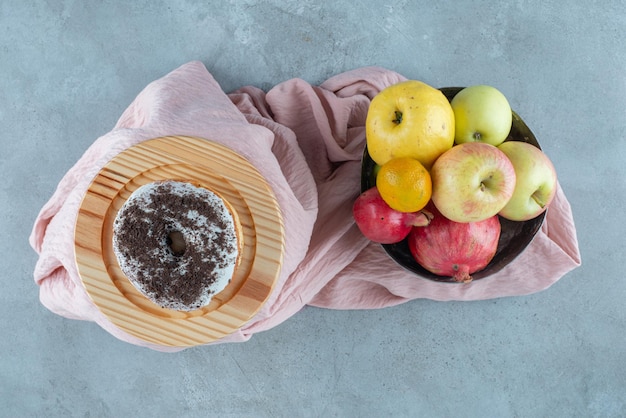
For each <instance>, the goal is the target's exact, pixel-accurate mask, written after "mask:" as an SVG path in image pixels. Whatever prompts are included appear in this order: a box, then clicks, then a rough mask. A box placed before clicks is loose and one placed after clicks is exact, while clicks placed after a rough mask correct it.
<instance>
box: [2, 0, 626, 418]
mask: <svg viewBox="0 0 626 418" xmlns="http://www.w3.org/2000/svg"><path fill="white" fill-rule="evenodd" d="M127 3H128V4H127ZM561 3H562V2H561ZM561 3H559V2H545V1H540V0H519V1H515V2H493V3H492V2H488V1H473V2H470V1H467V0H465V1H457V2H449V4H447V5H444V4H437V2H431V1H418V2H409V1H398V0H388V1H386V2H378V1H365V0H361V1H358V0H357V1H344V0H339V1H334V2H328V4H326V5H319V4H317V3H315V2H311V1H292V0H289V1H278V0H272V1H264V2H261V1H251V0H249V1H240V2H236V1H219V2H203V1H197V0H196V1H192V0H177V1H170V2H164V1H148V0H142V1H134V2H122V1H120V2H113V1H98V2H95V1H85V2H82V1H70V0H67V1H61V0H59V1H56V0H52V1H43V0H41V1H33V0H23V1H17V0H16V1H10V0H2V1H0V56H1V57H2V59H1V60H0V83H1V84H0V126H1V127H2V133H1V134H0V141H1V142H0V143H1V146H2V149H1V154H0V162H1V166H0V170H1V172H0V176H1V177H2V179H3V181H2V183H1V186H0V202H1V203H0V222H1V226H2V239H1V240H0V246H1V252H2V254H3V256H2V258H0V271H2V279H3V282H2V290H1V291H0V331H1V332H2V335H3V337H2V338H0V353H2V354H1V356H0V416H7V417H9V416H10V417H14V416H15V417H18V416H40V417H57V416H79V417H83V416H84V417H86V416H91V417H122V416H141V417H169V416H189V417H194V416H220V417H239V416H241V417H248V416H250V417H256V416H259V417H296V416H298V417H299V416H312V417H318V416H319V417H326V416H338V417H382V416H415V417H417V416H421V417H454V416H467V417H548V416H562V417H565V416H567V417H624V416H626V366H625V360H626V338H625V335H626V309H625V308H624V306H625V302H626V285H625V281H624V280H625V278H624V271H623V270H622V269H621V263H623V261H624V236H625V235H626V229H625V227H624V222H623V220H622V217H623V208H624V206H625V196H626V193H625V192H626V190H625V185H626V183H625V180H624V179H625V178H626V169H625V168H624V161H626V158H625V157H626V144H625V138H624V134H625V130H626V129H625V128H626V118H625V116H626V115H625V109H626V100H625V97H626V78H625V66H626V52H625V51H626V45H625V39H626V8H625V7H624V2H623V1H602V2H591V3H589V2H565V3H563V4H561ZM190 60H202V61H203V62H204V63H205V65H206V66H207V68H208V69H209V71H210V72H211V73H212V74H213V75H214V76H215V78H216V79H217V81H218V82H219V83H220V85H221V86H222V88H223V89H224V91H226V92H229V91H232V90H233V89H235V88H237V87H240V86H243V85H255V86H258V87H261V88H264V89H268V88H270V87H271V86H273V85H275V84H277V83H278V82H281V81H284V80H287V79H290V78H294V77H300V78H303V79H305V80H306V81H309V82H311V83H314V84H317V83H320V82H322V81H323V80H325V79H326V78H328V77H329V76H331V75H335V74H337V73H340V72H343V71H346V70H350V69H354V68H357V67H360V66H366V65H380V66H384V67H387V68H390V69H393V70H396V71H398V72H400V73H402V74H403V75H405V76H407V77H409V78H416V79H420V80H423V81H425V82H427V83H429V84H432V85H434V86H446V85H470V84H478V83H486V84H492V85H495V86H498V87H499V88H500V89H501V90H502V91H503V92H504V93H505V94H506V95H507V97H508V98H509V99H510V101H511V104H512V106H513V108H514V109H516V110H517V111H518V113H519V114H520V115H521V116H522V117H523V118H524V119H525V120H526V121H527V123H528V124H529V125H530V126H531V128H532V129H533V131H534V132H535V134H536V135H537V137H538V139H539V141H540V142H541V144H542V146H543V148H544V150H545V151H546V152H547V153H548V154H549V155H550V156H551V158H552V160H553V162H554V164H555V165H556V167H557V171H558V173H559V176H560V180H561V183H562V185H563V188H564V190H565V193H566V195H567V196H568V198H569V200H570V202H571V204H572V207H573V211H574V215H575V219H576V221H577V227H578V237H579V241H580V249H581V252H582V257H583V266H582V267H580V268H579V269H577V270H575V271H573V272H572V273H570V274H568V275H567V276H565V277H564V278H563V279H562V280H561V281H559V282H558V283H557V284H555V285H554V286H553V287H551V288H550V289H548V290H546V291H543V292H541V293H538V294H535V295H532V296H526V297H519V298H504V299H498V300H490V301H484V302H472V303H436V302H431V301H426V300H419V301H414V302H411V303H407V304H404V305H402V306H399V307H395V308H389V309H384V310H379V311H327V310H319V309H313V308H305V309H304V310H303V311H301V312H300V313H298V314H297V315H295V316H294V317H292V318H291V319H290V320H288V321H287V322H286V323H284V324H282V325H280V326H279V327H277V328H274V329H273V330H270V331H267V332H265V333H262V334H259V335H256V336H255V337H253V338H252V340H251V341H249V342H247V343H244V344H235V345H232V344H231V345H220V346H215V347H199V348H193V349H189V350H186V351H184V352H182V353H178V354H161V353H157V352H152V351H149V350H147V349H142V348H138V347H134V346H131V345H129V344H125V343H122V342H120V341H118V340H116V339H115V338H113V337H112V336H110V335H109V334H108V333H106V332H105V331H103V330H101V329H100V328H99V327H98V326H97V325H95V324H92V323H86V322H79V321H72V320H68V319H64V318H61V317H59V316H56V315H54V314H52V313H50V312H49V311H47V310H46V309H45V308H44V307H43V306H41V305H40V303H39V301H38V289H37V287H36V285H35V284H34V282H33V280H32V271H33V267H34V264H35V261H36V255H35V253H34V252H33V251H32V250H31V248H30V247H29V246H28V243H27V237H28V235H29V233H30V229H31V227H32V223H33V221H34V219H35V217H36V215H37V212H38V211H39V209H40V208H41V206H42V205H43V204H44V203H45V201H46V200H47V199H48V198H49V197H50V195H51V194H52V192H53V191H54V189H55V187H56V185H57V183H58V182H59V180H60V179H61V177H62V176H63V174H64V173H65V172H66V171H67V170H68V169H69V168H70V167H71V166H72V165H73V164H74V163H75V162H76V160H78V159H79V158H80V156H81V155H82V153H83V152H84V151H85V150H86V149H87V147H88V146H89V145H90V144H91V143H92V142H93V141H94V140H95V139H96V138H97V137H99V136H100V135H103V134H105V133H106V132H107V131H109V130H110V129H111V128H112V127H113V125H114V124H115V122H116V120H117V118H118V117H119V116H120V114H121V113H122V111H123V110H124V109H125V108H126V107H127V106H128V104H129V103H130V102H131V101H132V100H133V98H134V97H135V96H136V95H137V93H139V91H140V90H141V89H142V88H143V87H144V86H145V85H146V84H148V83H149V82H151V81H153V80H154V79H156V78H159V77H161V76H163V75H164V74H166V73H167V72H169V71H171V70H173V69H175V68H176V67H178V66H179V65H181V64H183V63H185V62H187V61H190Z"/></svg>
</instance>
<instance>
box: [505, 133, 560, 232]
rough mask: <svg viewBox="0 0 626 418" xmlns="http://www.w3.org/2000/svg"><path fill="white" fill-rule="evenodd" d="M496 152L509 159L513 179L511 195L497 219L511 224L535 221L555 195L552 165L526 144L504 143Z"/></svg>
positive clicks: (516, 142)
mask: <svg viewBox="0 0 626 418" xmlns="http://www.w3.org/2000/svg"><path fill="white" fill-rule="evenodd" d="M498 149H499V150H500V151H502V152H504V154H506V156H507V157H508V158H509V160H510V161H511V163H512V164H513V168H514V170H515V173H516V177H517V181H516V184H515V189H514V191H513V195H512V196H511V199H509V201H508V202H507V204H506V205H505V206H504V208H502V210H501V211H500V216H502V217H504V218H507V219H510V220H512V221H527V220H529V219H532V218H535V217H537V216H538V215H539V214H541V213H543V212H544V211H545V210H546V209H547V208H548V206H550V203H552V199H554V195H555V194H556V188H557V177H556V170H555V168H554V165H553V164H552V161H550V159H549V158H548V156H547V155H546V154H544V153H543V152H541V150H540V149H539V148H537V147H534V146H532V145H531V144H529V143H526V142H519V141H508V142H505V143H503V144H500V145H499V146H498Z"/></svg>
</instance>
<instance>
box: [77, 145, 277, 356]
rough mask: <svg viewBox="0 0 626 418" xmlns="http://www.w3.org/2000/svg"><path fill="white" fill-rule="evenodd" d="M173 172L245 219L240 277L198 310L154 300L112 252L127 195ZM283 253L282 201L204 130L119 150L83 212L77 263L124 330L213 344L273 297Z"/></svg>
mask: <svg viewBox="0 0 626 418" xmlns="http://www.w3.org/2000/svg"><path fill="white" fill-rule="evenodd" d="M168 179H170V180H178V181H186V182H190V183H194V184H195V185H198V186H202V187H205V188H207V189H209V190H211V191H213V192H215V193H217V194H218V195H220V196H221V197H222V199H223V200H224V201H225V203H226V204H227V206H228V207H229V209H230V210H231V212H232V213H233V215H234V217H235V222H236V224H237V225H238V232H239V238H240V244H241V246H240V248H241V254H240V258H239V264H238V266H237V268H236V269H235V273H234V276H233V279H232V280H231V282H230V283H229V285H228V286H227V287H226V289H224V290H223V291H222V292H220V293H219V294H217V295H215V296H214V297H213V299H212V301H211V303H210V304H209V305H207V306H205V307H204V308H201V309H198V310H195V311H192V312H182V311H174V310H169V309H163V308H161V307H159V306H157V305H156V304H154V303H153V302H151V301H150V300H149V299H148V298H146V297H145V296H144V295H143V294H141V293H140V292H139V291H138V290H137V289H135V287H134V286H133V285H132V284H131V283H130V281H129V280H128V279H127V278H126V276H125V275H124V273H123V272H122V270H121V269H120V267H119V264H118V262H117V259H116V257H115V254H114V253H113V244H112V238H113V221H114V219H115V216H116V215H117V212H118V211H119V209H120V208H121V207H122V205H123V204H124V202H125V201H126V199H128V197H129V196H130V195H131V194H132V193H133V192H134V191H135V190H136V189H138V188H139V187H141V186H142V185H144V184H147V183H151V182H154V181H159V180H168ZM283 254H284V229H283V224H282V217H281V213H280V208H279V206H278V204H277V202H276V199H275V197H274V195H273V193H272V190H271V189H270V187H269V186H268V184H267V183H266V182H265V180H264V178H263V177H262V176H261V174H260V173H259V172H258V171H257V170H256V168H254V167H253V166H252V165H251V164H250V163H249V162H248V161H247V160H245V159H244V158H243V157H241V156H240V155H238V154H237V153H235V152H233V151H232V150H230V149H229V148H227V147H224V146H222V145H220V144H217V143H215V142H212V141H209V140H206V139H202V138H195V137H185V136H170V137H163V138H156V139H152V140H149V141H145V142H143V143H141V144H139V145H136V146H134V147H131V148H129V149H127V150H126V151H124V152H122V153H120V154H118V155H117V156H116V157H115V158H114V159H113V160H111V161H110V162H109V163H108V164H107V165H106V166H105V167H104V168H103V169H102V170H101V171H100V173H99V174H98V175H97V176H96V178H95V179H94V180H93V182H92V183H91V185H90V187H89V189H88V190H87V193H86V194H85V196H84V198H83V201H82V203H81V207H80V209H79V213H78V217H77V220H76V229H75V255H76V264H77V267H78V271H79V273H80V275H81V279H82V282H83V284H84V286H85V289H86V291H87V293H88V294H89V296H90V297H91V299H92V300H93V302H94V303H95V304H96V306H97V307H98V308H99V309H100V310H101V311H102V313H103V314H104V315H106V316H107V318H109V320H111V322H113V323H114V324H115V325H116V326H118V327H120V328H121V329H122V330H124V331H126V332H128V333H129V334H131V335H134V336H135V337H138V338H140V339H142V340H144V341H147V342H151V343H154V344H160V345H167V346H177V347H188V346H194V345H199V344H206V343H209V342H213V341H216V340H219V339H220V338H223V337H224V336H226V335H228V334H230V333H232V332H234V331H235V330H237V329H239V328H240V327H241V326H242V325H244V324H245V323H246V322H247V321H249V320H250V319H251V318H252V317H253V316H254V315H255V314H256V313H257V312H258V310H259V309H260V308H261V306H263V304H264V303H265V302H266V300H267V298H268V297H269V295H270V293H271V291H272V289H273V288H274V284H275V282H276V279H277V278H278V275H279V273H280V269H281V266H282V260H283Z"/></svg>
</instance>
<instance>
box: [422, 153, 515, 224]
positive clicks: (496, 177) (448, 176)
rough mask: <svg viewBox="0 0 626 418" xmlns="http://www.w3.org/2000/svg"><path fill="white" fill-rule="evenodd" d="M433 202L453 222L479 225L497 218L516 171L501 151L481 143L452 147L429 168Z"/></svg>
mask: <svg viewBox="0 0 626 418" xmlns="http://www.w3.org/2000/svg"><path fill="white" fill-rule="evenodd" d="M430 175H431V178H432V182H433V192H432V201H433V203H434V204H435V206H436V207H437V209H439V212H441V214H442V215H443V216H445V217H446V218H448V219H450V220H452V221H455V222H478V221H482V220H484V219H487V218H489V217H491V216H494V215H496V214H497V213H498V212H500V211H501V210H502V208H503V207H504V206H505V205H506V204H507V202H508V201H509V199H510V198H511V196H512V195H513V190H514V189H515V169H514V168H513V164H512V163H511V161H510V160H509V158H508V157H507V156H506V154H504V153H503V152H502V151H500V150H499V149H498V147H495V146H493V145H490V144H485V143H484V142H468V143H465V144H460V145H455V146H454V147H452V148H451V149H449V150H448V151H446V152H445V153H443V154H442V155H441V156H440V157H439V158H438V159H437V161H435V164H433V167H432V169H431V173H430Z"/></svg>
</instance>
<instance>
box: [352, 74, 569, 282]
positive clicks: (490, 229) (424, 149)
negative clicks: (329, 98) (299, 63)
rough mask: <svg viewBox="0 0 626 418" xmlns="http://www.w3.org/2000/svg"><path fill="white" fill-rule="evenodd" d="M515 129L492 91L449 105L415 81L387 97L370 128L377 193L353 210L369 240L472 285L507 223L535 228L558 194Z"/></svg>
mask: <svg viewBox="0 0 626 418" xmlns="http://www.w3.org/2000/svg"><path fill="white" fill-rule="evenodd" d="M512 120H513V112H512V110H511V107H510V105H509V102H508V100H507V99H506V97H505V96H504V95H503V94H502V93H501V92H500V91H499V90H497V89H496V88H494V87H492V86H486V85H475V86H470V87H466V88H464V89H462V90H460V91H459V92H458V93H457V94H456V95H455V96H454V97H453V98H452V99H451V100H450V101H449V100H448V99H447V98H446V96H445V95H444V94H443V93H442V92H441V91H440V90H438V89H436V88H434V87H431V86H429V85H427V84H425V83H422V82H420V81H416V80H408V81H404V82H401V83H397V84H394V85H392V86H389V87H387V88H386V89H384V90H382V91H381V92H380V93H379V94H378V95H376V96H375V97H374V98H373V100H372V102H371V104H370V107H369V110H368V114H367V119H366V141H367V150H368V153H369V155H370V157H371V159H372V160H373V161H374V162H375V163H376V165H375V169H374V175H375V177H376V183H375V184H376V185H375V186H374V187H372V188H371V189H369V190H366V191H365V192H363V193H362V194H361V195H360V196H359V197H358V198H357V200H356V201H355V202H354V207H353V214H354V219H355V221H356V224H357V225H358V227H359V229H360V230H361V232H362V233H363V234H364V235H365V236H366V237H367V238H368V239H370V240H372V241H374V242H377V243H381V244H394V243H398V242H400V241H403V240H405V239H407V240H408V246H409V249H410V251H411V255H412V256H413V258H414V259H415V261H416V262H417V263H418V264H419V265H421V266H422V267H423V268H425V269H426V270H428V271H430V272H431V273H434V274H437V275H440V276H448V277H452V278H454V280H456V281H460V282H469V281H471V280H472V276H471V275H472V274H473V273H475V272H477V271H480V270H482V269H483V268H485V267H486V266H487V265H488V264H489V262H490V261H491V260H492V259H493V257H494V255H495V253H496V250H497V247H498V240H499V238H500V232H501V224H500V220H499V217H502V218H505V219H508V220H511V221H527V220H530V219H533V218H535V217H537V216H539V215H540V214H542V213H543V212H544V211H545V210H546V209H547V208H548V206H549V205H550V203H551V202H552V200H553V198H554V195H555V193H556V189H557V176H556V171H555V169H554V166H553V164H552V162H551V161H550V159H549V158H548V157H547V156H546V154H545V153H544V152H543V151H541V150H540V149H539V148H537V147H535V146H534V145H532V144H529V143H526V142H521V141H514V140H507V138H508V136H509V133H510V131H511V126H512Z"/></svg>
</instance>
